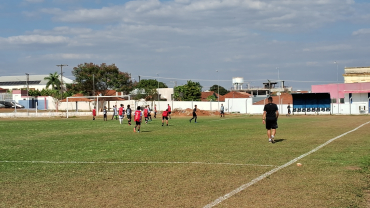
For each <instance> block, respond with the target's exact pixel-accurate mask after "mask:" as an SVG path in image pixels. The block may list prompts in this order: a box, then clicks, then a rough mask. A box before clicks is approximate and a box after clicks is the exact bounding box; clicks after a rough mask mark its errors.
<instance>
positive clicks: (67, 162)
mask: <svg viewBox="0 0 370 208" xmlns="http://www.w3.org/2000/svg"><path fill="white" fill-rule="evenodd" d="M0 163H44V164H195V165H229V166H259V167H277V166H276V165H258V164H235V163H207V162H104V161H102V162H78V161H59V162H58V161H0Z"/></svg>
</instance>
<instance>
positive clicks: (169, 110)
mask: <svg viewBox="0 0 370 208" xmlns="http://www.w3.org/2000/svg"><path fill="white" fill-rule="evenodd" d="M167 111H168V117H170V119H171V106H170V104H167Z"/></svg>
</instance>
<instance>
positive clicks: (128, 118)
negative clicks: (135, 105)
mask: <svg viewBox="0 0 370 208" xmlns="http://www.w3.org/2000/svg"><path fill="white" fill-rule="evenodd" d="M126 115H127V121H128V125H129V126H131V108H130V105H127V109H126Z"/></svg>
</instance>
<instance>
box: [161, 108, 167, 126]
mask: <svg viewBox="0 0 370 208" xmlns="http://www.w3.org/2000/svg"><path fill="white" fill-rule="evenodd" d="M165 119H166V124H167V126H168V109H166V110H165V111H163V113H162V126H163V124H164V120H165Z"/></svg>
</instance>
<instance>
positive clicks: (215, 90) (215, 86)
mask: <svg viewBox="0 0 370 208" xmlns="http://www.w3.org/2000/svg"><path fill="white" fill-rule="evenodd" d="M218 86H219V85H213V86H212V87H210V88H209V91H213V92H215V93H218V91H219V90H220V95H226V94H227V93H229V91H228V90H227V89H225V88H224V87H222V86H220V89H219V88H218Z"/></svg>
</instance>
